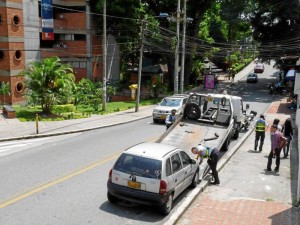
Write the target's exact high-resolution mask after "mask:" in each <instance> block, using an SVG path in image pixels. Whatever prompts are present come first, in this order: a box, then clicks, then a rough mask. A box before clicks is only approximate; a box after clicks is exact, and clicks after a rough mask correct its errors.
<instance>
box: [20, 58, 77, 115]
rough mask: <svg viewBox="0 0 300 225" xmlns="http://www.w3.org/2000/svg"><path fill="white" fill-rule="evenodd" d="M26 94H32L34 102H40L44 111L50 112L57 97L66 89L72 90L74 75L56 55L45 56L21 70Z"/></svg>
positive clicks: (68, 66)
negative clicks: (24, 77)
mask: <svg viewBox="0 0 300 225" xmlns="http://www.w3.org/2000/svg"><path fill="white" fill-rule="evenodd" d="M23 74H24V75H25V76H26V79H25V82H26V87H27V95H34V96H35V98H32V99H35V101H37V102H35V103H37V104H40V105H41V107H42V110H43V112H44V113H47V114H50V113H51V109H52V106H53V105H54V104H55V103H57V99H58V97H59V96H60V95H61V94H62V93H64V91H66V90H73V87H74V85H75V76H74V74H73V70H72V68H71V67H70V65H68V64H63V63H62V62H61V61H60V59H59V58H58V57H52V58H46V59H44V60H42V61H37V62H33V63H31V64H30V65H29V66H28V68H26V69H25V70H24V71H23Z"/></svg>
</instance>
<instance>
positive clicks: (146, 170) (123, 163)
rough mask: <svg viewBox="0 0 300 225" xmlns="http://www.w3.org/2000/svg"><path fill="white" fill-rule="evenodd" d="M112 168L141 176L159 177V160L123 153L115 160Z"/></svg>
mask: <svg viewBox="0 0 300 225" xmlns="http://www.w3.org/2000/svg"><path fill="white" fill-rule="evenodd" d="M114 170H118V171H120V172H124V173H128V174H134V175H137V176H141V177H146V178H153V179H161V161H160V160H156V159H150V158H145V157H141V156H136V155H131V154H127V153H123V154H122V155H121V156H120V157H119V159H118V160H117V162H116V164H115V166H114Z"/></svg>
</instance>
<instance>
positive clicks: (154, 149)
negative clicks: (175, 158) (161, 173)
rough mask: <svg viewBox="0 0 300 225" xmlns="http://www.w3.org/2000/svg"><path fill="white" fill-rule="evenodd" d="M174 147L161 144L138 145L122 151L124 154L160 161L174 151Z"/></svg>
mask: <svg viewBox="0 0 300 225" xmlns="http://www.w3.org/2000/svg"><path fill="white" fill-rule="evenodd" d="M176 149H178V148H176V147H174V146H171V145H166V144H161V143H150V142H149V143H148V142H147V143H140V144H137V145H134V146H132V147H130V148H128V149H126V150H125V151H124V153H128V154H132V155H138V156H142V157H146V158H153V159H162V158H163V157H164V156H165V155H167V154H169V153H171V152H173V151H175V150H176Z"/></svg>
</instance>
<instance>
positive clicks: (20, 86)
mask: <svg viewBox="0 0 300 225" xmlns="http://www.w3.org/2000/svg"><path fill="white" fill-rule="evenodd" d="M24 89H25V85H24V84H23V82H18V83H17V85H16V91H17V92H18V93H22V92H23V91H24Z"/></svg>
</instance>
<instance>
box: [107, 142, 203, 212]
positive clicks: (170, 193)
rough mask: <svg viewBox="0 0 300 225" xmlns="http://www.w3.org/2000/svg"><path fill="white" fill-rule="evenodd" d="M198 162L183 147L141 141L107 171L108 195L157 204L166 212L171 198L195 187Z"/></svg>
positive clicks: (125, 152) (169, 206)
mask: <svg viewBox="0 0 300 225" xmlns="http://www.w3.org/2000/svg"><path fill="white" fill-rule="evenodd" d="M198 180H199V162H197V161H196V160H194V159H192V158H190V156H189V155H188V154H187V153H186V152H185V151H183V150H180V149H178V148H176V147H174V146H170V145H165V144H160V143H141V144H138V145H135V146H133V147H131V148H129V149H127V150H125V151H124V152H123V153H122V154H121V156H120V157H119V158H118V160H117V161H116V163H115V165H114V166H113V168H112V169H111V170H110V171H109V178H108V181H107V198H108V200H109V201H110V202H112V203H115V202H117V201H118V200H127V201H131V202H135V203H139V204H145V205H156V206H159V208H160V211H161V212H162V213H163V214H164V215H167V214H169V213H170V211H171V209H172V204H173V200H174V199H175V198H176V197H178V195H179V194H180V193H182V192H183V191H184V190H185V189H186V188H187V187H189V186H191V187H196V186H197V184H198Z"/></svg>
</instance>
